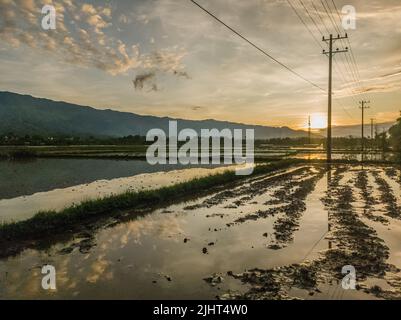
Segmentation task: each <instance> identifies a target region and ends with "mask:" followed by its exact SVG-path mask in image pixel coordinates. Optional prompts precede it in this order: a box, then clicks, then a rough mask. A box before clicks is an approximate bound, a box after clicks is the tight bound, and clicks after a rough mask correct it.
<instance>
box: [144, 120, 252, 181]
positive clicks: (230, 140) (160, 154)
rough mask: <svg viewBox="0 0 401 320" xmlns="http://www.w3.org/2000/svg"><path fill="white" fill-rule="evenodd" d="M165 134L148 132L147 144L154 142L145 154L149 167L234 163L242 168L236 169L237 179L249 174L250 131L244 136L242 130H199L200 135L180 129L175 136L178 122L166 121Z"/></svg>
mask: <svg viewBox="0 0 401 320" xmlns="http://www.w3.org/2000/svg"><path fill="white" fill-rule="evenodd" d="M168 130H169V132H168V134H166V133H165V131H164V130H162V129H152V130H150V131H148V133H147V135H146V141H148V142H153V144H151V145H150V146H149V147H148V149H147V151H146V159H147V161H148V163H149V164H151V165H155V164H178V163H179V164H182V165H189V164H192V165H197V164H204V165H205V164H222V162H223V163H224V164H226V165H230V164H234V163H235V164H238V165H245V166H244V167H241V168H236V170H235V173H236V174H237V175H250V174H252V172H253V169H254V149H255V132H254V130H253V129H245V135H243V130H242V129H233V130H231V129H227V128H225V129H222V130H218V129H201V130H200V135H199V134H198V132H197V131H195V130H194V129H183V130H180V131H179V132H178V125H177V121H169V126H168ZM222 143H223V146H222ZM244 144H245V146H244ZM222 150H223V156H222V154H221V151H222ZM222 159H223V161H222Z"/></svg>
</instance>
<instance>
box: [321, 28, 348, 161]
mask: <svg viewBox="0 0 401 320" xmlns="http://www.w3.org/2000/svg"><path fill="white" fill-rule="evenodd" d="M342 39H348V35H347V34H345V37H340V35H338V36H337V37H336V38H333V35H332V34H331V35H330V37H329V39H326V38H325V37H323V42H328V43H329V52H327V51H326V50H323V54H325V55H327V56H328V57H329V101H328V112H327V147H326V149H327V162H328V163H330V162H331V149H332V141H331V99H332V77H333V56H334V55H335V54H336V53H342V52H348V48H345V50H340V49H338V48H337V49H336V50H335V51H333V43H334V42H335V41H337V40H342Z"/></svg>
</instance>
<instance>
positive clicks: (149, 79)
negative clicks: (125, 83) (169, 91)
mask: <svg viewBox="0 0 401 320" xmlns="http://www.w3.org/2000/svg"><path fill="white" fill-rule="evenodd" d="M155 78H156V74H155V73H154V72H149V73H144V74H138V75H137V76H136V77H135V79H134V80H132V82H133V84H134V87H135V89H136V90H142V89H143V88H144V87H149V88H150V90H151V91H157V90H158V88H157V85H156V83H155Z"/></svg>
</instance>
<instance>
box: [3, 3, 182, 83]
mask: <svg viewBox="0 0 401 320" xmlns="http://www.w3.org/2000/svg"><path fill="white" fill-rule="evenodd" d="M50 3H51V4H53V5H54V6H55V8H56V17H57V23H56V30H48V31H46V30H43V29H42V28H41V25H40V23H41V18H42V17H43V15H41V10H40V9H41V8H40V6H39V4H38V3H37V2H35V1H33V0H20V1H17V0H0V21H1V23H0V39H1V40H2V41H5V42H6V43H7V44H8V45H9V46H10V47H11V48H18V47H21V46H24V45H26V46H29V47H30V48H32V49H37V50H44V51H47V52H51V53H52V54H53V55H55V56H57V57H58V58H59V59H61V60H63V61H66V62H68V63H71V64H75V65H79V66H83V67H89V68H96V69H100V70H103V71H105V72H107V73H109V74H111V75H118V74H124V73H126V72H127V71H128V70H130V69H133V70H135V69H137V68H139V67H141V68H142V69H145V70H146V69H149V70H156V71H157V72H172V70H179V72H183V71H182V69H183V66H182V64H181V60H182V58H183V57H184V55H185V53H184V52H183V51H182V50H178V49H160V50H159V51H156V52H153V53H151V54H146V53H142V54H140V48H139V45H138V44H128V43H126V42H123V41H122V40H120V39H118V38H116V37H115V36H112V31H113V30H110V32H107V33H106V30H108V29H110V28H112V26H113V24H112V15H113V12H112V8H111V7H109V6H108V5H104V6H101V5H100V6H96V7H95V6H94V5H92V4H89V3H85V2H82V1H81V2H79V3H78V2H74V3H73V2H72V1H71V0H59V1H50ZM142 19H144V18H143V17H142ZM122 20H124V19H122ZM66 21H68V22H69V23H68V24H66V23H65V22H66ZM153 89H156V88H153Z"/></svg>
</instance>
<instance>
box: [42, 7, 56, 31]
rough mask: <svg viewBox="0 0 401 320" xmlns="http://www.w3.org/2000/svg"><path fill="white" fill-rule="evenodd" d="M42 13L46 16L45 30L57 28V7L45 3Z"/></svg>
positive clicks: (44, 18) (43, 21) (43, 20)
mask: <svg viewBox="0 0 401 320" xmlns="http://www.w3.org/2000/svg"><path fill="white" fill-rule="evenodd" d="M42 14H44V15H45V16H44V17H43V18H42V28H43V30H55V29H56V8H55V7H54V6H52V5H49V4H47V5H45V6H43V8H42Z"/></svg>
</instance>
